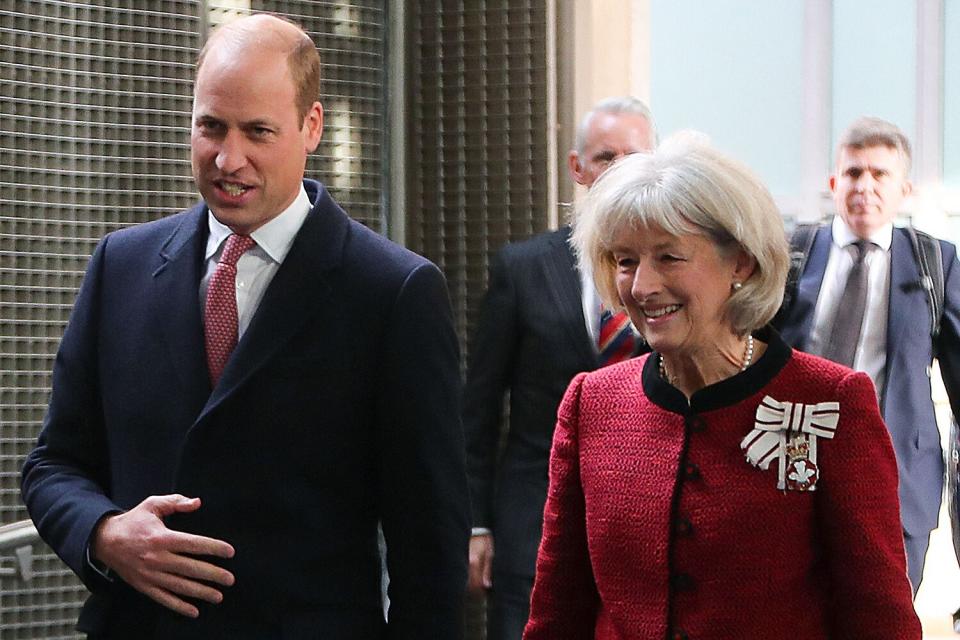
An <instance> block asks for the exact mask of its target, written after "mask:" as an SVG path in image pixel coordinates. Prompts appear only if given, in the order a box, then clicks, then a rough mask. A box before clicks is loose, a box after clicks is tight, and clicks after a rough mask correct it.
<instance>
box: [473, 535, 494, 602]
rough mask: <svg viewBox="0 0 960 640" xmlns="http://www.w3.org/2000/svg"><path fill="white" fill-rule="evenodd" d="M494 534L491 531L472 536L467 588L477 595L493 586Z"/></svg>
mask: <svg viewBox="0 0 960 640" xmlns="http://www.w3.org/2000/svg"><path fill="white" fill-rule="evenodd" d="M492 567H493V536H492V535H490V534H489V533H485V534H481V535H477V536H472V537H471V538H470V572H469V574H468V577H467V590H468V591H469V592H470V593H472V594H475V595H481V594H483V593H484V592H485V591H486V590H487V589H489V588H490V587H492V586H493V579H492V578H491V573H492Z"/></svg>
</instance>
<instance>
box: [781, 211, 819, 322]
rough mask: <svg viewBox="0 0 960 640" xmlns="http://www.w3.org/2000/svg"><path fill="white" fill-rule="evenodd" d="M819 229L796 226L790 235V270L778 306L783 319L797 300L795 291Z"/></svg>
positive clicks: (813, 225) (817, 224)
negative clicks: (781, 300) (780, 302)
mask: <svg viewBox="0 0 960 640" xmlns="http://www.w3.org/2000/svg"><path fill="white" fill-rule="evenodd" d="M818 229H820V224H819V223H809V222H808V223H804V224H798V225H797V226H796V227H794V229H793V233H791V234H790V270H789V271H787V284H786V287H785V289H784V292H783V304H782V305H780V313H779V314H778V315H781V316H782V317H783V319H785V318H786V314H787V313H788V312H789V311H790V307H791V306H793V303H794V301H795V300H796V299H797V290H798V289H799V288H800V277H801V276H802V275H803V269H804V268H805V267H806V266H807V258H808V257H809V256H810V250H811V249H812V248H813V241H814V240H815V239H816V237H817V230H818Z"/></svg>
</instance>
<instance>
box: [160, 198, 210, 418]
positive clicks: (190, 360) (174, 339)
mask: <svg viewBox="0 0 960 640" xmlns="http://www.w3.org/2000/svg"><path fill="white" fill-rule="evenodd" d="M206 219H207V209H206V207H204V206H202V205H198V206H197V207H194V208H193V209H190V210H189V211H187V212H186V213H184V215H183V220H182V221H181V223H180V225H179V226H178V227H177V229H176V230H175V231H174V232H173V234H172V235H171V236H170V238H169V239H168V240H167V241H166V242H165V243H164V245H163V246H162V247H161V248H160V266H159V267H158V268H157V269H156V270H155V271H154V272H153V280H154V286H155V287H156V289H155V292H154V295H153V296H152V297H153V300H154V305H155V306H154V317H155V318H157V324H158V325H159V326H160V327H161V331H162V333H163V337H164V341H165V343H166V346H167V353H168V355H169V358H170V360H171V361H172V362H173V365H174V369H175V370H176V372H177V380H178V382H179V383H180V384H181V386H182V387H183V389H184V393H185V394H186V397H188V398H190V399H191V402H192V403H195V404H196V405H197V407H198V408H199V407H200V406H203V402H204V400H205V399H206V397H207V395H208V394H209V392H210V382H209V377H208V374H207V365H206V351H205V347H204V342H203V322H202V321H201V314H200V299H199V286H200V278H201V270H202V267H203V247H204V240H205V238H206V234H205V232H204V230H205V224H206Z"/></svg>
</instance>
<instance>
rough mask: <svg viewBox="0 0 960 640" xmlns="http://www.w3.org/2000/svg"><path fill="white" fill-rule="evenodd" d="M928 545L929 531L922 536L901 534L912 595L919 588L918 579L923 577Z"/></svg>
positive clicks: (915, 593) (914, 594) (915, 595)
mask: <svg viewBox="0 0 960 640" xmlns="http://www.w3.org/2000/svg"><path fill="white" fill-rule="evenodd" d="M929 545H930V532H929V531H928V532H927V534H926V535H923V536H911V535H908V534H907V533H906V532H904V534H903V546H904V547H905V548H906V550H907V575H908V576H910V585H911V586H912V587H913V597H914V598H916V597H917V589H919V588H920V579H921V578H922V577H923V565H924V562H925V561H926V557H927V547H928V546H929Z"/></svg>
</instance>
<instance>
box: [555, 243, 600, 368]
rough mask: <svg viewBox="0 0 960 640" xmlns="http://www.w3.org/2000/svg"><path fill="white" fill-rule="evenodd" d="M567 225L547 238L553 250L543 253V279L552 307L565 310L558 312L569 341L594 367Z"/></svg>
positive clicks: (584, 359)
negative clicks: (544, 276) (544, 254)
mask: <svg viewBox="0 0 960 640" xmlns="http://www.w3.org/2000/svg"><path fill="white" fill-rule="evenodd" d="M569 240H570V227H563V230H562V232H561V233H557V234H554V235H553V236H552V237H551V238H550V241H551V243H552V244H553V250H552V251H550V252H549V253H547V254H546V256H545V260H544V264H545V270H546V276H547V277H546V281H547V286H548V289H549V291H550V296H551V298H552V300H553V307H554V308H555V309H561V310H566V311H564V312H563V313H561V314H560V318H561V319H562V321H563V324H564V328H565V329H566V330H567V333H568V334H569V336H570V344H572V345H574V347H575V348H576V350H577V353H578V354H580V357H581V358H582V359H583V361H584V362H589V363H591V366H590V368H591V369H594V368H596V367H597V354H596V352H595V351H594V349H593V345H592V343H591V340H590V336H589V334H588V333H587V326H586V321H585V319H584V317H583V300H582V296H581V284H580V271H579V270H578V269H577V265H576V260H575V258H574V256H573V251H571V250H570V245H569V244H568V242H569Z"/></svg>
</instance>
